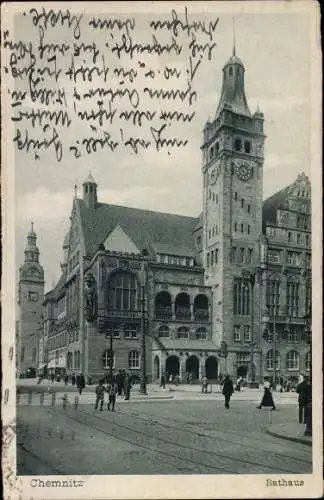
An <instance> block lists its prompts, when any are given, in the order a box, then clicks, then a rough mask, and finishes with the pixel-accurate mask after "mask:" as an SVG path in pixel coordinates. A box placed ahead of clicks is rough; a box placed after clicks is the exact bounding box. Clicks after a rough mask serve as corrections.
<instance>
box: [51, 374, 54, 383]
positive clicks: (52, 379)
mask: <svg viewBox="0 0 324 500" xmlns="http://www.w3.org/2000/svg"><path fill="white" fill-rule="evenodd" d="M54 379H55V376H54V373H52V375H51V381H52V383H53V382H54Z"/></svg>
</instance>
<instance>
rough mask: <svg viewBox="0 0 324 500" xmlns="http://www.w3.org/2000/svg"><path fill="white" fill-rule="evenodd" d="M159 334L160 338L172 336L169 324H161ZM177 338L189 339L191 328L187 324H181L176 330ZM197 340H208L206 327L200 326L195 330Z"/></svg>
mask: <svg viewBox="0 0 324 500" xmlns="http://www.w3.org/2000/svg"><path fill="white" fill-rule="evenodd" d="M158 336H159V337H160V338H169V337H170V328H169V327H168V326H167V325H163V326H160V328H159V330H158ZM176 338H177V339H189V328H187V327H186V326H181V327H180V328H178V330H177V331H176ZM194 339H195V340H207V330H206V328H204V327H200V328H198V329H197V330H196V331H195V332H194Z"/></svg>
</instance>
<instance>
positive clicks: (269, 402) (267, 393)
mask: <svg viewBox="0 0 324 500" xmlns="http://www.w3.org/2000/svg"><path fill="white" fill-rule="evenodd" d="M262 407H265V408H269V407H271V408H272V409H273V410H275V409H276V406H275V404H274V401H273V397H272V393H271V389H270V384H269V383H267V382H265V384H264V393H263V396H262V400H261V403H260V404H259V406H257V408H258V409H259V410H261V408H262Z"/></svg>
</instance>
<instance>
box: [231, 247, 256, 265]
mask: <svg viewBox="0 0 324 500" xmlns="http://www.w3.org/2000/svg"><path fill="white" fill-rule="evenodd" d="M232 262H233V263H237V262H239V263H240V264H253V248H237V247H232Z"/></svg>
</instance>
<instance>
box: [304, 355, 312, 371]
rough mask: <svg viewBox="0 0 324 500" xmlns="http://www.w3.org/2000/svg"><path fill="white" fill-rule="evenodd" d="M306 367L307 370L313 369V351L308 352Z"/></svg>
mask: <svg viewBox="0 0 324 500" xmlns="http://www.w3.org/2000/svg"><path fill="white" fill-rule="evenodd" d="M305 369H306V370H310V369H311V353H310V351H309V352H307V353H306V358H305Z"/></svg>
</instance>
